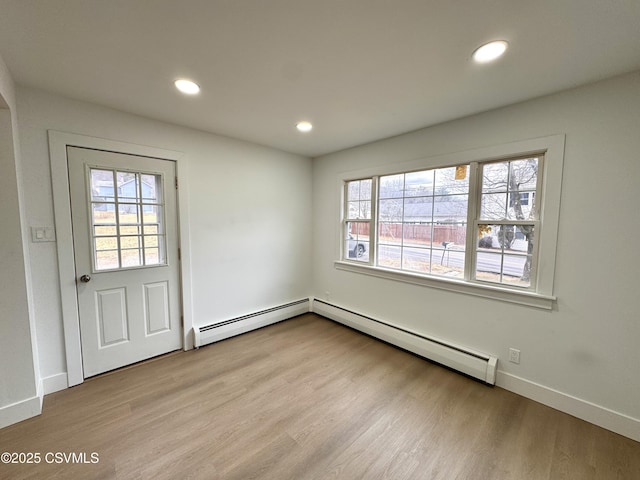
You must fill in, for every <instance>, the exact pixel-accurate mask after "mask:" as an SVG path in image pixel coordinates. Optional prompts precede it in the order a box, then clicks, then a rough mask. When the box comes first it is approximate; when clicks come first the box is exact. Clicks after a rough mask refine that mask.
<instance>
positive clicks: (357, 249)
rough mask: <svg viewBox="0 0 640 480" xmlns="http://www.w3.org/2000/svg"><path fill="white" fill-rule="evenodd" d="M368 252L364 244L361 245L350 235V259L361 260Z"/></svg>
mask: <svg viewBox="0 0 640 480" xmlns="http://www.w3.org/2000/svg"><path fill="white" fill-rule="evenodd" d="M366 251H367V247H366V246H365V244H364V243H360V242H358V241H356V239H355V238H353V235H351V234H349V258H360V257H362V256H363V255H364V254H365V252H366Z"/></svg>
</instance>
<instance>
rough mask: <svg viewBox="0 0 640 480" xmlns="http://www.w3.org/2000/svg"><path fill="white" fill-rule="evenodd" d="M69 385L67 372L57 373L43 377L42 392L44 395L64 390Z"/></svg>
mask: <svg viewBox="0 0 640 480" xmlns="http://www.w3.org/2000/svg"><path fill="white" fill-rule="evenodd" d="M68 387H69V385H68V384H67V374H66V373H57V374H55V375H50V376H48V377H44V378H43V379H42V393H43V394H44V395H49V394H50V393H55V392H59V391H60V390H64V389H65V388H68Z"/></svg>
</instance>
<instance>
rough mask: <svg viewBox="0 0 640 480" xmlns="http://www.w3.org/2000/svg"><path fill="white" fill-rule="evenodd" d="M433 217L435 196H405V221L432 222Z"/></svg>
mask: <svg viewBox="0 0 640 480" xmlns="http://www.w3.org/2000/svg"><path fill="white" fill-rule="evenodd" d="M432 218H433V198H432V197H417V198H405V200H404V217H403V219H404V221H405V222H407V223H416V222H421V223H424V222H431V219H432Z"/></svg>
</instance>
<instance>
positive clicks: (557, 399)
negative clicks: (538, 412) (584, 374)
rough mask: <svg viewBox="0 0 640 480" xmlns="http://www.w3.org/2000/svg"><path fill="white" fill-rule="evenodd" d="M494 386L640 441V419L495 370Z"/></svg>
mask: <svg viewBox="0 0 640 480" xmlns="http://www.w3.org/2000/svg"><path fill="white" fill-rule="evenodd" d="M496 386H498V387H502V388H504V389H505V390H509V391H510V392H513V393H517V394H518V395H522V396H523V397H526V398H529V399H531V400H534V401H536V402H538V403H542V404H543V405H547V406H548V407H551V408H555V409H556V410H560V411H561V412H564V413H568V414H569V415H573V416H574V417H577V418H580V419H582V420H584V421H586V422H589V423H593V424H594V425H598V426H599V427H602V428H606V429H607V430H611V431H612V432H615V433H617V434H619V435H623V436H625V437H627V438H631V439H632V440H635V441H636V442H640V419H638V418H633V417H630V416H628V415H625V414H623V413H620V412H616V411H614V410H610V409H608V408H606V407H603V406H601V405H596V404H595V403H591V402H588V401H586V400H583V399H581V398H578V397H574V396H573V395H569V394H567V393H563V392H560V391H558V390H554V389H553V388H549V387H546V386H544V385H540V384H539V383H535V382H532V381H530V380H527V379H524V378H520V377H518V376H516V375H512V374H510V373H506V372H503V371H502V370H498V374H497V379H496Z"/></svg>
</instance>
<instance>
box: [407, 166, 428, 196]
mask: <svg viewBox="0 0 640 480" xmlns="http://www.w3.org/2000/svg"><path fill="white" fill-rule="evenodd" d="M404 184H405V186H404V194H405V196H407V197H424V196H427V195H433V170H426V171H422V172H412V173H407V174H405V176H404Z"/></svg>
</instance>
